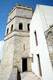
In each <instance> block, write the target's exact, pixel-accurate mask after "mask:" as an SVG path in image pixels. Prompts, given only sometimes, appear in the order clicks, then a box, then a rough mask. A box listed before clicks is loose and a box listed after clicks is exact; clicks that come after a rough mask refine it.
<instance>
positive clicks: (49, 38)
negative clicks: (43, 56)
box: [45, 25, 53, 66]
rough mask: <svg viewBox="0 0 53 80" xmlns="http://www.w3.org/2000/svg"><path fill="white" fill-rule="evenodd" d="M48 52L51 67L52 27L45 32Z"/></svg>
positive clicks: (52, 49)
mask: <svg viewBox="0 0 53 80" xmlns="http://www.w3.org/2000/svg"><path fill="white" fill-rule="evenodd" d="M45 36H46V42H47V46H48V51H49V55H50V59H51V63H52V66H53V25H52V26H51V27H50V28H49V29H48V30H47V31H46V32H45Z"/></svg>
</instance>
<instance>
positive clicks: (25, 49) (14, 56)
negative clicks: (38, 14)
mask: <svg viewBox="0 0 53 80" xmlns="http://www.w3.org/2000/svg"><path fill="white" fill-rule="evenodd" d="M32 14H33V10H32V8H26V7H22V6H15V7H14V8H13V9H12V10H11V12H10V14H9V16H8V21H7V26H6V33H5V39H4V48H3V57H2V61H1V70H0V72H2V74H4V75H5V76H6V77H7V79H8V78H9V76H10V74H11V72H12V70H13V67H14V66H16V67H17V69H18V71H20V72H22V58H27V57H28V56H29V51H30V47H29V46H30V42H29V37H30V36H29V31H28V26H27V25H28V24H30V20H31V18H32ZM19 23H22V25H23V30H19ZM12 25H13V31H11V26H12ZM7 29H9V31H8V34H7ZM29 68H30V67H29ZM1 80H2V79H1Z"/></svg>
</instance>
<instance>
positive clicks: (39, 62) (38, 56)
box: [37, 54, 42, 76]
mask: <svg viewBox="0 0 53 80" xmlns="http://www.w3.org/2000/svg"><path fill="white" fill-rule="evenodd" d="M37 58H38V65H39V73H40V76H42V72H41V64H40V56H39V54H37Z"/></svg>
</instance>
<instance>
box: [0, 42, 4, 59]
mask: <svg viewBox="0 0 53 80" xmlns="http://www.w3.org/2000/svg"><path fill="white" fill-rule="evenodd" d="M3 45H4V41H0V60H1V59H2V52H3Z"/></svg>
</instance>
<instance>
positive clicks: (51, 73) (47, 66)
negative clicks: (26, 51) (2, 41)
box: [30, 5, 53, 80]
mask: <svg viewBox="0 0 53 80" xmlns="http://www.w3.org/2000/svg"><path fill="white" fill-rule="evenodd" d="M39 7H40V9H41V8H42V9H43V11H45V9H47V8H48V10H49V9H50V7H48V6H46V7H45V6H43V5H42V6H40V5H37V7H36V10H35V12H34V15H33V18H32V20H31V24H30V56H31V54H33V63H32V71H33V72H34V73H35V74H36V75H37V76H39V77H40V74H39V68H38V59H37V54H39V55H40V64H41V71H42V78H43V80H53V70H52V66H51V62H50V58H49V53H48V48H47V44H46V39H45V35H44V31H45V30H47V29H48V26H47V25H46V21H45V18H44V17H43V15H42V11H41V10H40V9H39ZM50 12H53V11H51V10H50ZM45 15H46V13H45ZM47 15H48V13H47ZM47 15H46V17H47ZM50 16H52V15H50ZM51 18H52V17H51ZM48 19H49V18H48V17H47V21H48V25H49V20H48ZM51 20H52V19H51ZM50 22H52V21H50ZM43 25H44V26H43ZM51 25H52V24H51ZM35 31H36V33H37V40H38V46H36V41H35V35H34V32H35Z"/></svg>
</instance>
